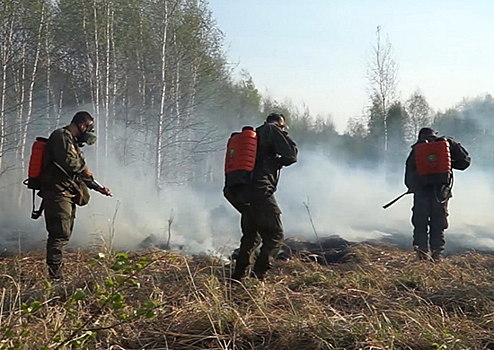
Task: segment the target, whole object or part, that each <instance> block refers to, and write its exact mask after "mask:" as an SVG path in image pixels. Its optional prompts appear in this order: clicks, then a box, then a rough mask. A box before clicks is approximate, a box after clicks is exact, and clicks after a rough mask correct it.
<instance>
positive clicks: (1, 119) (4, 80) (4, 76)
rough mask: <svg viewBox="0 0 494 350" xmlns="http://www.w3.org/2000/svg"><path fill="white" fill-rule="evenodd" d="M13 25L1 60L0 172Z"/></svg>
mask: <svg viewBox="0 0 494 350" xmlns="http://www.w3.org/2000/svg"><path fill="white" fill-rule="evenodd" d="M13 25H14V21H11V22H10V26H9V27H10V28H9V31H8V34H7V35H6V37H7V40H6V41H5V42H2V44H1V46H0V49H1V52H2V54H1V58H2V93H1V97H0V170H1V169H2V159H3V155H4V152H5V144H6V141H7V140H6V135H5V134H6V127H7V116H6V114H5V103H6V100H7V68H8V62H9V56H10V55H9V53H10V50H9V48H11V47H12V35H13V28H12V27H13Z"/></svg>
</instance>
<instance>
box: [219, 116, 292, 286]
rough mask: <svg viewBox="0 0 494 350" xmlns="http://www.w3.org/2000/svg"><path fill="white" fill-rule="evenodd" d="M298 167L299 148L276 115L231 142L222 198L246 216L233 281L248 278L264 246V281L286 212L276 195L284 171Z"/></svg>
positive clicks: (260, 273) (260, 270)
mask: <svg viewBox="0 0 494 350" xmlns="http://www.w3.org/2000/svg"><path fill="white" fill-rule="evenodd" d="M296 161H297V147H296V145H295V142H293V141H292V139H291V138H290V137H289V136H288V133H287V132H286V125H285V118H284V116H283V115H282V114H278V113H271V114H270V115H269V116H268V117H267V118H266V122H265V123H264V124H263V125H261V126H260V127H258V128H257V129H256V130H254V128H252V127H244V128H243V130H242V132H241V133H234V134H232V136H231V137H230V139H229V140H228V145H227V153H226V159H225V188H224V190H223V193H224V195H225V197H226V199H227V200H228V201H229V202H230V203H231V204H232V205H233V206H234V207H235V209H237V210H238V211H239V212H240V213H241V215H242V218H241V227H242V239H241V243H240V250H239V253H238V257H237V259H236V263H235V270H234V271H233V274H232V275H231V278H232V279H234V280H238V281H240V280H241V279H242V278H243V277H244V275H245V273H246V270H247V268H248V266H249V265H251V264H252V262H253V260H254V251H255V249H256V248H257V247H258V246H259V244H261V241H262V247H261V251H260V253H259V255H258V256H257V258H256V261H255V264H254V267H253V272H254V274H255V276H256V277H257V278H258V279H260V280H262V279H263V278H264V277H265V274H266V271H267V270H268V269H270V268H271V262H272V260H273V259H274V257H275V256H276V254H277V253H278V250H279V247H280V244H281V242H282V240H283V226H282V224H281V218H280V214H281V210H280V208H279V207H278V203H277V202H276V199H275V196H274V193H275V191H276V187H277V185H278V180H279V174H280V171H281V168H282V167H284V166H289V165H291V164H293V163H295V162H296Z"/></svg>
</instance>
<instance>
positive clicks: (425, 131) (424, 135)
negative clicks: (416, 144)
mask: <svg viewBox="0 0 494 350" xmlns="http://www.w3.org/2000/svg"><path fill="white" fill-rule="evenodd" d="M436 135H437V131H434V129H432V128H422V129H420V131H419V140H420V141H423V140H427V139H428V138H430V137H435V136H436Z"/></svg>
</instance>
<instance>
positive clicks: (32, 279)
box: [0, 245, 494, 350]
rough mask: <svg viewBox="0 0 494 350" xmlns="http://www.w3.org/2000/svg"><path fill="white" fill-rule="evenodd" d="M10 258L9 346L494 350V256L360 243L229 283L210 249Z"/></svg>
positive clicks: (4, 310)
mask: <svg viewBox="0 0 494 350" xmlns="http://www.w3.org/2000/svg"><path fill="white" fill-rule="evenodd" d="M66 261H67V263H66V265H65V276H66V278H65V281H64V282H63V283H59V284H51V283H50V282H48V281H47V279H46V267H45V263H44V255H43V253H42V252H39V253H29V254H27V253H25V254H23V256H20V257H19V256H18V257H10V258H4V259H2V260H0V288H1V289H0V298H1V300H0V302H1V304H0V307H1V310H0V311H1V312H0V348H1V349H76V348H80V349H114V350H116V349H179V350H180V349H184V350H185V349H187V350H188V349H297V350H305V349H494V256H491V255H485V254H479V253H465V254H462V255H457V256H451V257H448V258H446V259H444V260H443V261H441V262H439V263H431V262H424V261H422V262H418V261H415V257H414V255H413V254H412V253H411V252H403V251H400V250H398V249H396V248H393V247H379V248H378V247H371V246H366V245H363V246H358V247H357V246H355V247H352V248H351V249H350V251H349V259H347V261H346V262H345V263H341V264H334V265H330V266H323V265H319V264H315V263H310V262H306V261H302V260H300V259H292V260H288V261H277V262H276V264H275V267H274V268H273V269H272V270H271V271H270V272H269V276H268V278H267V279H266V280H265V281H264V282H260V281H258V280H256V279H253V278H246V279H245V280H244V281H243V283H242V284H240V283H237V282H232V281H230V280H229V279H228V276H229V274H230V266H229V265H228V264H226V265H225V263H224V262H222V261H220V260H216V259H214V258H211V257H187V256H184V255H179V254H175V253H170V252H165V251H155V250H146V251H142V252H131V253H113V252H106V253H101V252H96V251H92V252H91V251H81V252H79V253H70V254H66Z"/></svg>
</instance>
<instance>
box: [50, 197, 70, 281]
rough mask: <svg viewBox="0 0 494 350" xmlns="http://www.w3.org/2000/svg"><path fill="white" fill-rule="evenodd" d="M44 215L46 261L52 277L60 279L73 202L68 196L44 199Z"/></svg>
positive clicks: (68, 236)
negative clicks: (46, 235) (46, 237)
mask: <svg viewBox="0 0 494 350" xmlns="http://www.w3.org/2000/svg"><path fill="white" fill-rule="evenodd" d="M43 206H44V216H45V222H46V229H47V231H48V241H47V243H46V263H47V265H48V272H49V274H50V277H51V278H52V279H61V278H63V275H62V265H63V250H64V248H65V246H66V245H67V244H68V242H69V239H70V236H71V235H72V230H73V228H74V220H75V211H76V210H75V203H74V202H73V201H72V200H71V199H70V198H56V199H46V198H45V199H44V200H43Z"/></svg>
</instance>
